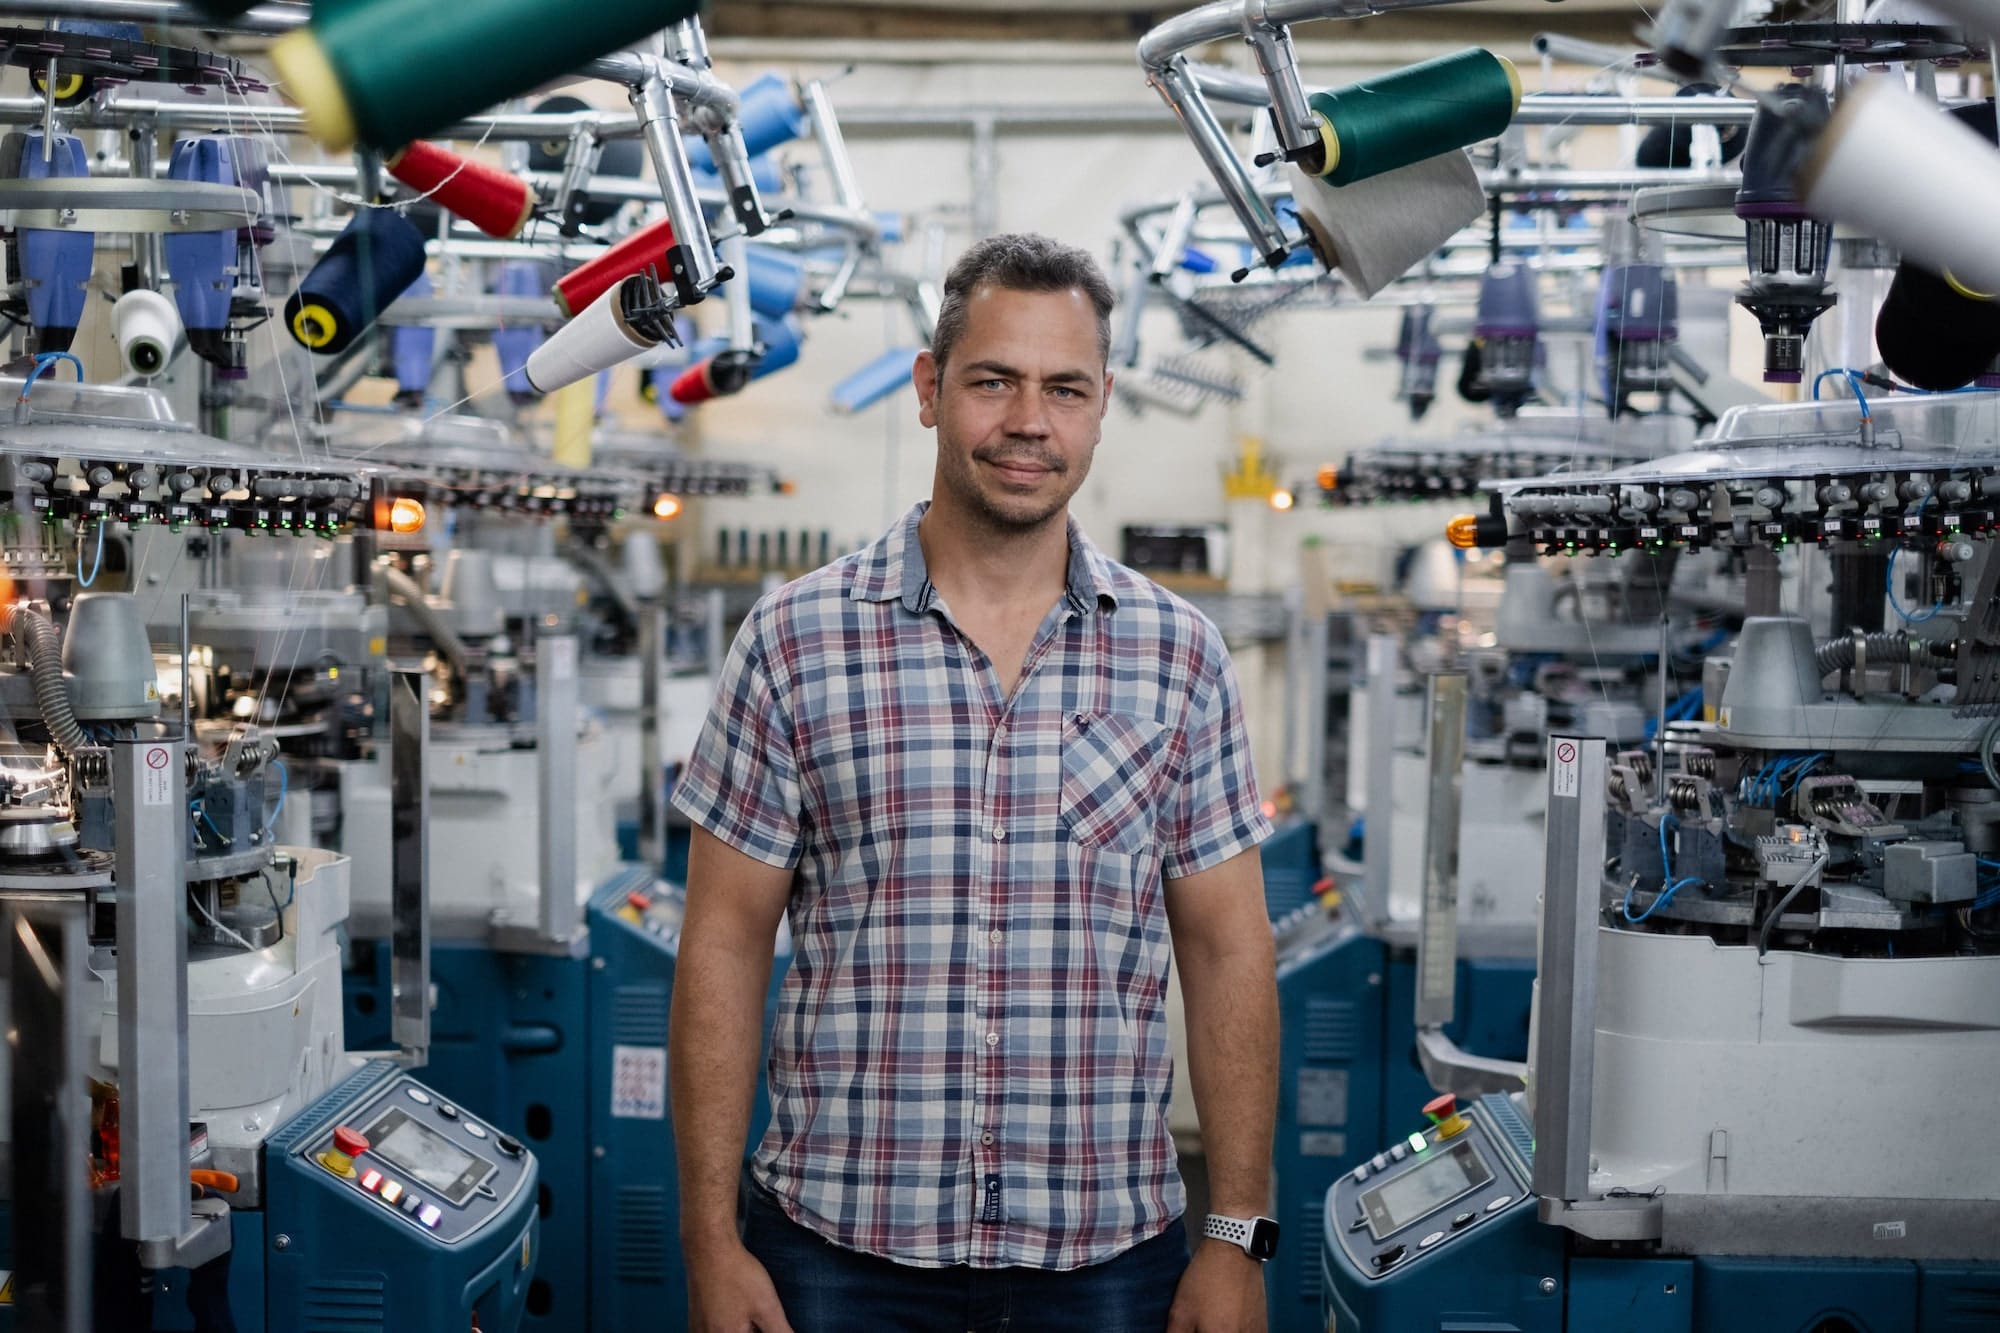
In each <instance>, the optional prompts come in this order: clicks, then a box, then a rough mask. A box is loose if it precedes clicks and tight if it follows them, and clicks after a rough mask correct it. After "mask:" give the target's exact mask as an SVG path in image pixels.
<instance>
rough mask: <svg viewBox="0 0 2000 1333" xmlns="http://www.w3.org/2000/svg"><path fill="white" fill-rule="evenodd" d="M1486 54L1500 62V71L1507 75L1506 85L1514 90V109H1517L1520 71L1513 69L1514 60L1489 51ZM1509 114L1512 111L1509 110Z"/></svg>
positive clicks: (1518, 105)
mask: <svg viewBox="0 0 2000 1333" xmlns="http://www.w3.org/2000/svg"><path fill="white" fill-rule="evenodd" d="M1486 54H1487V55H1490V56H1493V58H1494V59H1495V60H1496V61H1498V62H1499V63H1500V69H1501V70H1502V72H1504V73H1505V74H1506V75H1507V86H1508V87H1509V88H1512V89H1513V90H1514V110H1515V111H1519V110H1520V109H1521V71H1520V70H1518V69H1515V68H1514V62H1513V61H1511V60H1509V59H1508V58H1507V57H1506V56H1495V55H1493V53H1492V52H1491V51H1488V52H1487V53H1486ZM1509 114H1512V113H1511V112H1510V113H1509Z"/></svg>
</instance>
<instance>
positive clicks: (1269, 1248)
mask: <svg viewBox="0 0 2000 1333" xmlns="http://www.w3.org/2000/svg"><path fill="white" fill-rule="evenodd" d="M1201 1234H1202V1235H1204V1236H1210V1237H1213V1238H1214V1239H1216V1240H1226V1241H1228V1242H1229V1243H1230V1244H1231V1245H1240V1246H1242V1247H1243V1253H1245V1254H1247V1255H1249V1256H1250V1257H1251V1258H1252V1259H1255V1260H1257V1261H1258V1262H1259V1263H1264V1262H1267V1261H1269V1260H1270V1259H1273V1258H1275V1257H1276V1256H1277V1253H1278V1224H1277V1223H1276V1222H1274V1221H1272V1220H1271V1219H1270V1218H1268V1217H1218V1216H1217V1215H1216V1214H1214V1213H1210V1214H1209V1215H1208V1220H1207V1221H1206V1222H1204V1223H1202V1224H1201Z"/></svg>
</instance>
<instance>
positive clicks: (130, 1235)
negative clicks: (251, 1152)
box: [111, 741, 192, 1268]
mask: <svg viewBox="0 0 2000 1333" xmlns="http://www.w3.org/2000/svg"><path fill="white" fill-rule="evenodd" d="M182 756H183V751H182V747H181V745H179V744H168V743H165V742H162V741H120V742H118V743H116V744H115V745H113V746H112V747H111V798H112V802H113V804H114V806H115V807H116V810H117V816H116V832H117V843H116V859H115V862H114V864H115V873H116V876H117V878H116V883H117V885H118V909H117V931H118V936H117V939H118V1099H119V1135H120V1163H119V1187H118V1204H119V1209H120V1214H121V1222H122V1234H123V1235H124V1236H125V1238H126V1239H127V1240H134V1241H137V1242H139V1262H140V1263H141V1264H142V1265H144V1266H145V1267H148V1268H164V1267H169V1266H171V1262H172V1257H173V1253H174V1250H175V1247H176V1246H177V1245H178V1243H179V1242H180V1239H181V1237H182V1235H183V1234H184V1233H186V1232H187V1231H188V1229H189V1224H190V1222H191V1220H192V1214H191V1212H190V1210H189V1208H188V1055H187V1039H188V1033H187V1003H188V997H187V868H186V856H187V797H186V794H185V790H184V788H185V782H184V778H185V768H184V760H183V757H182Z"/></svg>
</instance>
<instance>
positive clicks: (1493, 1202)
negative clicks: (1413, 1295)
mask: <svg viewBox="0 0 2000 1333" xmlns="http://www.w3.org/2000/svg"><path fill="white" fill-rule="evenodd" d="M1437 1105H1438V1103H1435V1102H1434V1103H1432V1107H1431V1108H1426V1109H1427V1110H1431V1109H1432V1108H1436V1107H1437ZM1433 1119H1435V1120H1440V1121H1441V1122H1442V1123H1435V1124H1433V1125H1432V1126H1431V1127H1430V1128H1428V1129H1425V1130H1421V1131H1412V1132H1411V1133H1410V1135H1409V1136H1408V1137H1407V1138H1405V1139H1401V1140H1398V1141H1397V1142H1396V1143H1394V1144H1391V1145H1390V1146H1389V1147H1387V1148H1385V1149H1384V1150H1383V1151H1381V1152H1379V1153H1377V1154H1375V1155H1374V1156H1373V1157H1372V1158H1370V1159H1369V1160H1367V1161H1365V1162H1362V1163H1361V1164H1360V1165H1358V1166H1356V1167H1354V1168H1353V1169H1352V1170H1350V1171H1349V1172H1348V1173H1347V1174H1346V1175H1344V1176H1342V1177H1341V1178H1340V1179H1339V1180H1338V1181H1336V1182H1335V1183H1334V1187H1333V1189H1332V1191H1331V1192H1330V1193H1329V1194H1328V1195H1327V1203H1326V1208H1327V1224H1328V1226H1327V1230H1328V1234H1329V1235H1330V1236H1337V1237H1338V1238H1339V1241H1340V1244H1341V1246H1342V1247H1343V1248H1344V1249H1345V1250H1346V1251H1347V1254H1348V1257H1349V1258H1350V1259H1351V1260H1352V1262H1353V1265H1354V1267H1355V1268H1356V1269H1357V1270H1358V1271H1360V1272H1361V1273H1363V1274H1364V1275H1367V1276H1369V1277H1382V1276H1384V1275H1386V1274H1388V1273H1390V1272H1392V1271H1394V1270H1395V1269H1397V1268H1399V1267H1400V1266H1402V1265H1403V1264H1405V1263H1407V1262H1409V1260H1410V1259H1411V1258H1412V1257H1413V1256H1415V1255H1418V1254H1425V1253H1429V1252H1431V1251H1433V1250H1436V1249H1438V1248H1440V1247H1442V1246H1446V1245H1449V1244H1450V1243H1451V1242H1452V1240H1453V1239H1454V1238H1456V1237H1458V1236H1460V1235H1463V1234H1466V1233H1468V1232H1470V1231H1473V1230H1476V1229H1477V1228H1479V1227H1480V1226H1482V1225H1483V1224H1485V1223H1486V1222H1488V1221H1489V1220H1491V1219H1492V1218H1494V1217H1496V1216H1498V1215H1499V1214H1500V1213H1503V1212H1505V1211H1507V1210H1508V1208H1509V1207H1511V1206H1525V1204H1526V1203H1527V1202H1528V1200H1529V1190H1528V1168H1527V1165H1526V1164H1525V1163H1524V1162H1523V1161H1522V1160H1521V1158H1520V1156H1519V1155H1518V1154H1517V1153H1516V1152H1515V1151H1514V1150H1513V1148H1512V1146H1511V1145H1510V1144H1509V1143H1508V1142H1507V1141H1506V1137H1505V1135H1504V1134H1503V1133H1502V1132H1501V1130H1500V1128H1499V1126H1498V1125H1497V1123H1496V1121H1495V1119H1494V1117H1493V1115H1492V1114H1491V1112H1490V1110H1489V1108H1487V1107H1486V1106H1485V1105H1483V1104H1481V1105H1478V1106H1475V1107H1472V1108H1468V1109H1467V1110H1466V1111H1464V1112H1457V1111H1453V1110H1451V1109H1450V1108H1448V1107H1447V1108H1445V1110H1444V1114H1443V1115H1442V1116H1439V1115H1437V1114H1436V1113H1435V1111H1433Z"/></svg>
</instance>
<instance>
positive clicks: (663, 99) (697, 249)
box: [631, 70, 747, 306]
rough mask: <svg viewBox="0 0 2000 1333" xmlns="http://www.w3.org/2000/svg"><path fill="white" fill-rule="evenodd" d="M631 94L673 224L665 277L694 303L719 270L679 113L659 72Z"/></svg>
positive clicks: (685, 301)
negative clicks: (698, 199)
mask: <svg viewBox="0 0 2000 1333" xmlns="http://www.w3.org/2000/svg"><path fill="white" fill-rule="evenodd" d="M631 94H632V109H633V110H635V111H637V112H638V113H639V120H640V122H641V123H642V124H643V125H644V126H645V132H646V150H647V152H648V153H649V154H650V155H651V157H652V159H653V177H654V179H655V180H656V181H657V182H658V184H659V187H660V197H661V199H662V200H664V201H665V203H666V206H667V217H668V218H669V219H671V220H672V222H673V227H674V243H673V245H672V246H670V247H669V248H668V250H667V269H668V272H667V273H666V275H665V276H666V278H667V279H668V280H669V281H671V282H672V284H673V286H674V290H675V291H676V292H677V293H679V296H680V301H681V304H682V305H683V306H690V305H694V304H696V303H697V302H699V301H700V300H701V298H702V297H703V296H704V295H705V294H706V293H707V292H708V289H709V288H711V287H713V286H715V283H716V275H717V270H716V263H715V245H714V243H713V242H712V241H711V240H710V239H709V233H708V221H707V219H706V218H705V217H704V216H703V215H702V211H701V204H700V203H699V201H697V200H696V198H695V191H694V174H693V171H692V169H691V168H690V167H689V166H688V159H687V146H686V145H685V144H684V143H682V142H681V121H680V112H679V110H678V109H677V108H676V107H675V106H674V98H673V94H672V93H671V92H670V91H669V89H668V87H667V83H666V81H665V79H664V78H663V77H662V76H661V74H660V73H659V71H658V70H655V71H653V72H652V73H650V74H649V75H648V76H647V77H646V78H644V79H642V80H641V81H640V82H638V83H636V84H634V85H633V86H632V89H631ZM746 280H747V279H746Z"/></svg>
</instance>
